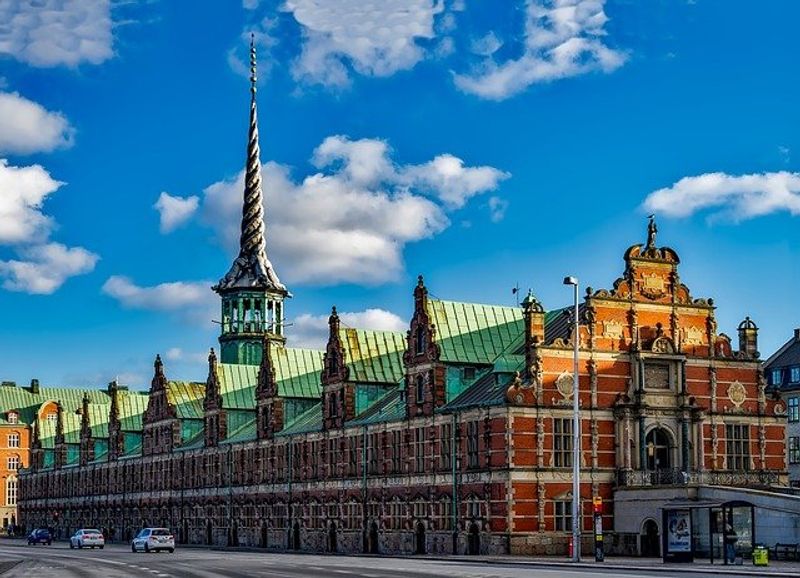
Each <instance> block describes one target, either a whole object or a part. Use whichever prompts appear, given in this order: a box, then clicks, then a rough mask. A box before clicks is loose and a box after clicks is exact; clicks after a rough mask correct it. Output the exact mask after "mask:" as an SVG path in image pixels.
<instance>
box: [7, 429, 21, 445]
mask: <svg viewBox="0 0 800 578" xmlns="http://www.w3.org/2000/svg"><path fill="white" fill-rule="evenodd" d="M8 447H10V448H18V447H19V434H18V433H17V432H12V433H10V434H8Z"/></svg>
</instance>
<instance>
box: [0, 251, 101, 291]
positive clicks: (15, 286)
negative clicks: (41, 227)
mask: <svg viewBox="0 0 800 578" xmlns="http://www.w3.org/2000/svg"><path fill="white" fill-rule="evenodd" d="M20 254H21V256H22V257H23V259H24V260H22V261H18V260H10V261H0V277H2V278H3V279H4V281H3V287H4V288H5V289H8V290H9V291H24V292H26V293H34V294H39V295H49V294H51V293H53V292H54V291H56V289H58V288H59V287H61V285H62V284H63V283H64V282H65V281H66V280H67V279H68V278H70V277H74V276H75V275H83V274H85V273H89V272H90V271H93V270H94V267H95V265H96V264H97V260H98V259H99V257H98V256H97V255H95V254H94V253H92V252H90V251H87V250H86V249H84V248H83V247H66V246H64V245H62V244H60V243H48V244H46V245H34V246H32V247H27V248H24V249H22V250H20Z"/></svg>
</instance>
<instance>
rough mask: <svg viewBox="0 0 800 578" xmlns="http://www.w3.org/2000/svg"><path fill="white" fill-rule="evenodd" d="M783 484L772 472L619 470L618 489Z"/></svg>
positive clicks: (678, 469)
mask: <svg viewBox="0 0 800 578" xmlns="http://www.w3.org/2000/svg"><path fill="white" fill-rule="evenodd" d="M779 481H780V478H779V475H778V473H777V472H773V471H769V470H756V471H750V472H746V471H727V470H706V471H702V472H696V471H690V472H684V471H682V470H681V469H680V468H672V469H668V470H617V486H618V487H628V488H631V487H651V486H688V485H708V486H750V487H754V486H760V487H767V486H772V485H777V484H778V483H779Z"/></svg>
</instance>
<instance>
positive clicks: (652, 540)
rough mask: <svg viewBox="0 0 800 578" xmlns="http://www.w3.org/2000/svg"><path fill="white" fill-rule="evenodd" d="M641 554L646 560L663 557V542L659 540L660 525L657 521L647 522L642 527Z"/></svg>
mask: <svg viewBox="0 0 800 578" xmlns="http://www.w3.org/2000/svg"><path fill="white" fill-rule="evenodd" d="M641 540H642V548H641V553H642V556H644V557H645V558H656V557H660V556H661V541H660V540H659V539H658V524H656V522H655V520H647V521H645V523H644V526H642V536H641Z"/></svg>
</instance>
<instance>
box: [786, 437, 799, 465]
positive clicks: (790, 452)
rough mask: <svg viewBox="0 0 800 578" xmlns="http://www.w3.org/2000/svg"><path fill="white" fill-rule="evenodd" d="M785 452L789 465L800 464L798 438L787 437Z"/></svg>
mask: <svg viewBox="0 0 800 578" xmlns="http://www.w3.org/2000/svg"><path fill="white" fill-rule="evenodd" d="M786 452H787V457H788V461H789V463H790V464H800V436H789V443H788V444H787V445H786Z"/></svg>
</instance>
